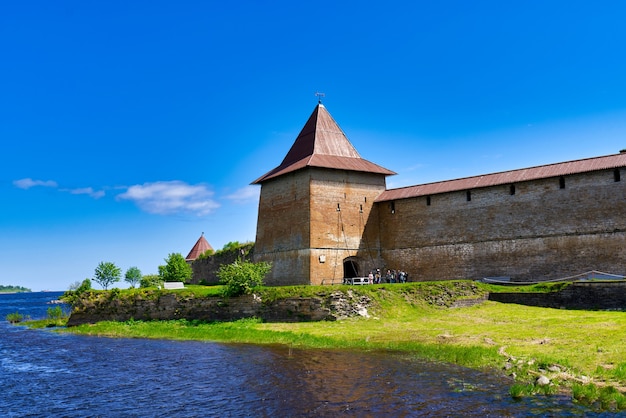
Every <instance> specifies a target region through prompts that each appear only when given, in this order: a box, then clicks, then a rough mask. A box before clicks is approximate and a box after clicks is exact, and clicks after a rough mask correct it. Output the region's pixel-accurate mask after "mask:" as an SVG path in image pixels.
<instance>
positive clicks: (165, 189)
mask: <svg viewBox="0 0 626 418" xmlns="http://www.w3.org/2000/svg"><path fill="white" fill-rule="evenodd" d="M435 3H436V4H435ZM625 15H626V3H624V2H622V1H600V2H595V3H592V2H586V1H585V2H583V1H567V2H565V1H523V2H521V1H514V2H501V1H475V2H467V1H445V0H444V1H440V2H420V1H394V0H390V1H386V2H371V3H369V2H363V1H359V2H357V1H325V0H321V1H317V2H313V3H311V2H309V3H304V2H294V1H278V2H272V1H268V2H254V1H231V2H225V1H177V2H169V1H154V0H151V1H132V2H127V1H106V2H104V1H102V2H99V1H93V2H85V1H64V0H59V1H55V2H49V1H37V0H32V1H20V2H5V4H4V5H3V6H2V11H1V12H0V54H1V57H2V64H1V65H0V140H1V144H2V151H1V152H0V193H1V194H2V197H3V198H2V205H0V284H3V285H9V284H10V285H20V286H26V287H29V288H31V289H33V290H43V289H50V290H66V289H67V288H68V286H69V285H70V284H72V283H74V282H77V281H81V280H83V279H84V278H87V277H93V273H94V269H95V268H96V266H97V265H98V263H99V262H101V261H111V262H114V263H115V264H117V265H118V266H119V267H120V268H121V269H122V270H123V271H126V269H127V268H129V267H131V266H137V267H139V268H140V269H141V271H142V272H143V273H144V274H152V273H156V272H157V268H158V267H157V266H158V265H159V264H164V259H165V258H166V257H167V256H168V254H169V253H176V252H178V253H181V254H182V255H183V256H185V255H187V253H188V252H189V250H190V249H191V247H192V246H193V244H194V243H195V241H196V240H197V239H198V237H199V236H200V234H201V233H202V232H204V233H205V236H206V238H207V239H208V241H209V242H210V243H211V245H212V246H213V247H214V248H216V249H219V248H221V247H222V246H223V245H224V244H226V243H228V242H229V241H239V242H244V241H253V240H254V239H255V228H256V218H257V205H258V193H259V190H260V189H259V187H258V186H250V183H251V182H252V181H254V180H255V179H256V178H258V177H259V176H261V175H262V174H264V173H265V172H267V171H269V170H270V169H272V168H274V167H275V166H277V165H278V164H279V163H280V162H281V160H282V158H283V157H284V156H285V154H286V153H287V151H288V150H289V147H290V146H291V144H292V143H293V141H294V140H295V138H296V136H297V134H298V132H299V131H300V129H301V128H302V126H303V125H304V123H305V122H306V120H307V118H308V116H309V115H310V113H311V112H312V111H313V109H314V107H315V105H316V103H317V98H316V97H315V92H316V91H321V92H324V93H325V94H326V96H325V98H324V100H323V102H324V104H325V106H326V108H327V109H328V110H329V112H330V113H331V114H332V115H333V117H334V118H335V120H336V121H337V122H338V123H339V125H340V126H341V127H342V129H343V130H344V131H345V132H346V134H347V135H348V138H349V139H350V140H351V142H352V143H353V145H354V146H355V147H356V148H357V150H358V151H359V152H360V153H361V155H362V157H364V158H366V159H368V160H370V161H373V162H375V163H377V164H380V165H382V166H384V167H386V168H389V169H391V170H393V171H396V172H397V173H398V175H397V176H393V177H389V178H388V180H387V184H388V187H400V186H406V185H412V184H421V183H428V182H432V181H439V180H446V179H452V178H458V177H465V176H471V175H477V174H485V173H490V172H496V171H504V170H509V169H516V168H523V167H529V166H534V165H541V164H549V163H555V162H561V161H567V160H573V159H579V158H587V157H594V156H599V155H607V154H613V153H617V152H619V150H620V149H624V148H626V77H625V76H624V75H625V74H626V58H625V57H626V55H625V54H624V44H625V43H626V25H624V24H623V17H624V16H625ZM120 286H121V287H125V283H121V284H120Z"/></svg>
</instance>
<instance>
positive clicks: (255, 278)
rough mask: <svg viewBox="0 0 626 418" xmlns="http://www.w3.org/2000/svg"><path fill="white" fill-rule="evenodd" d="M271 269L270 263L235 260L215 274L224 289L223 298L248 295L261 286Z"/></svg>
mask: <svg viewBox="0 0 626 418" xmlns="http://www.w3.org/2000/svg"><path fill="white" fill-rule="evenodd" d="M271 269H272V263H267V262H264V261H262V262H260V263H253V262H251V261H241V260H237V261H235V262H234V263H232V264H223V265H221V266H220V269H219V270H218V272H217V277H219V278H220V283H221V284H223V285H224V286H225V287H224V295H225V296H239V295H246V294H250V293H252V292H253V291H254V288H255V287H258V286H262V285H263V279H264V278H265V276H266V275H267V273H269V272H270V270H271Z"/></svg>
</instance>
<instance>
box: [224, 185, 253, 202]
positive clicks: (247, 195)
mask: <svg viewBox="0 0 626 418" xmlns="http://www.w3.org/2000/svg"><path fill="white" fill-rule="evenodd" d="M260 192H261V188H260V187H258V186H246V187H242V188H241V189H239V190H236V191H235V192H234V193H231V194H229V195H227V196H225V198H226V199H228V200H232V201H233V202H235V203H248V202H251V201H253V200H257V199H258V198H259V193H260Z"/></svg>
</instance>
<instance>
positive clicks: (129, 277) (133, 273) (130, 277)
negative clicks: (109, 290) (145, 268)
mask: <svg viewBox="0 0 626 418" xmlns="http://www.w3.org/2000/svg"><path fill="white" fill-rule="evenodd" d="M124 281H126V282H128V283H129V284H130V285H131V287H135V285H137V284H138V283H139V282H140V281H141V270H139V268H137V267H134V266H133V267H129V268H128V270H126V275H125V278H124Z"/></svg>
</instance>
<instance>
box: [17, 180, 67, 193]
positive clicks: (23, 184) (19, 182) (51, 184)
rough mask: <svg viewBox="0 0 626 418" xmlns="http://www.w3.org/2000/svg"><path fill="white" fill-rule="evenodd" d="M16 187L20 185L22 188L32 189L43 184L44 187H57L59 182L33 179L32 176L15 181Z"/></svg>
mask: <svg viewBox="0 0 626 418" xmlns="http://www.w3.org/2000/svg"><path fill="white" fill-rule="evenodd" d="M13 185H14V186H15V187H19V188H20V189H24V190H27V189H30V188H31V187H35V186H43V187H57V182H56V181H52V180H33V179H31V178H25V179H20V180H15V181H14V182H13Z"/></svg>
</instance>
